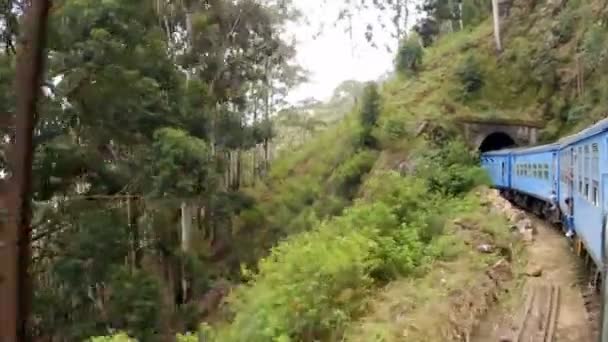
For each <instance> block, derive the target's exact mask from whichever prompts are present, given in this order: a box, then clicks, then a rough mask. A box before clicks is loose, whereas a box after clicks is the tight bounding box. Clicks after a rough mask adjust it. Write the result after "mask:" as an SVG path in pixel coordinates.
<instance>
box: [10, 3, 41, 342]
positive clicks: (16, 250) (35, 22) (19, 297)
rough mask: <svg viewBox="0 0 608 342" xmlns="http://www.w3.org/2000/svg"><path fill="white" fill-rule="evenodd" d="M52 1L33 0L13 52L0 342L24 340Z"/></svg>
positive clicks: (25, 335) (28, 311)
mask: <svg viewBox="0 0 608 342" xmlns="http://www.w3.org/2000/svg"><path fill="white" fill-rule="evenodd" d="M49 7H50V0H32V1H31V4H30V6H29V7H28V8H27V10H26V12H25V17H24V21H23V25H22V28H21V30H20V31H21V33H22V34H21V35H20V39H19V42H18V50H17V67H16V76H15V94H16V115H15V141H14V143H13V146H12V147H13V148H12V153H11V154H10V156H9V165H10V171H11V174H12V177H11V179H10V186H9V193H8V196H5V197H4V198H3V199H2V200H3V201H4V203H0V205H2V204H3V205H5V207H4V208H7V209H8V220H7V222H6V224H5V225H3V226H2V227H0V229H1V230H2V232H1V233H0V239H2V240H0V244H2V245H1V246H0V248H2V249H3V252H2V253H0V254H2V255H1V256H2V257H3V258H4V257H6V260H2V261H0V262H1V264H0V267H2V268H3V270H5V271H4V273H3V274H0V276H1V277H2V278H0V292H2V293H0V301H3V300H7V302H6V303H0V337H1V338H2V339H0V342H13V341H14V342H17V341H19V342H21V341H27V340H28V331H27V322H28V318H29V315H30V306H31V296H32V287H31V281H30V276H29V262H30V240H31V229H30V220H31V212H30V210H31V206H30V192H31V177H32V156H33V142H32V135H33V131H34V125H35V121H36V105H37V102H38V97H39V95H40V92H41V91H40V84H41V80H42V73H43V69H44V58H43V51H44V45H45V40H46V24H47V20H48V12H49Z"/></svg>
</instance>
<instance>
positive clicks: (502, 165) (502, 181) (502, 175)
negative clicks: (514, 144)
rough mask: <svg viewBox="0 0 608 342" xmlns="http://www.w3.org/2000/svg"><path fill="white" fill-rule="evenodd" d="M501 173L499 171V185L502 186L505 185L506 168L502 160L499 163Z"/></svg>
mask: <svg viewBox="0 0 608 342" xmlns="http://www.w3.org/2000/svg"><path fill="white" fill-rule="evenodd" d="M500 166H501V171H500V183H501V185H502V186H505V185H507V168H506V167H505V161H504V160H503V161H502V162H501V163H500Z"/></svg>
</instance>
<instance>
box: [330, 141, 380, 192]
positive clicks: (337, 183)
mask: <svg viewBox="0 0 608 342" xmlns="http://www.w3.org/2000/svg"><path fill="white" fill-rule="evenodd" d="M377 157H378V153H377V152H373V151H369V150H364V151H361V152H359V153H357V154H355V155H354V156H352V157H351V158H350V159H348V160H347V161H346V162H344V163H343V164H341V165H340V166H338V168H337V169H336V170H335V171H334V173H333V175H332V176H331V178H330V180H329V181H330V183H331V185H332V188H333V189H334V191H335V192H336V193H337V194H338V195H340V196H342V197H344V198H347V199H352V198H353V196H354V195H355V193H356V191H357V189H358V188H359V184H361V178H362V177H363V176H364V175H365V174H367V173H368V172H369V171H370V170H371V169H372V167H373V166H374V163H375V162H376V158H377Z"/></svg>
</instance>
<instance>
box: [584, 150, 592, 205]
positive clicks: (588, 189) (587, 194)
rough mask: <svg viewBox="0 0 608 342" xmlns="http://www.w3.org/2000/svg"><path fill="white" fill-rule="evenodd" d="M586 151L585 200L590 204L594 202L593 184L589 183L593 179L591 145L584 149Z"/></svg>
mask: <svg viewBox="0 0 608 342" xmlns="http://www.w3.org/2000/svg"><path fill="white" fill-rule="evenodd" d="M584 151H585V166H584V168H585V169H584V182H585V185H584V186H585V194H584V195H585V199H587V200H588V201H589V202H591V201H592V198H591V184H590V182H589V178H590V177H591V153H590V152H591V148H590V145H589V144H587V145H585V147H584Z"/></svg>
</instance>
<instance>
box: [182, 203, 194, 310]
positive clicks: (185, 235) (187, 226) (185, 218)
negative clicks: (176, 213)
mask: <svg viewBox="0 0 608 342" xmlns="http://www.w3.org/2000/svg"><path fill="white" fill-rule="evenodd" d="M181 211H182V215H181V216H182V221H181V226H182V229H181V233H182V234H181V236H182V239H181V247H182V253H183V255H184V257H185V256H187V255H188V253H189V252H190V240H191V235H192V215H191V213H190V205H189V204H187V203H186V202H182V206H181ZM186 273H187V272H186V265H185V262H183V261H182V295H183V302H184V303H185V302H186V301H187V298H188V278H187V274H186Z"/></svg>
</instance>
